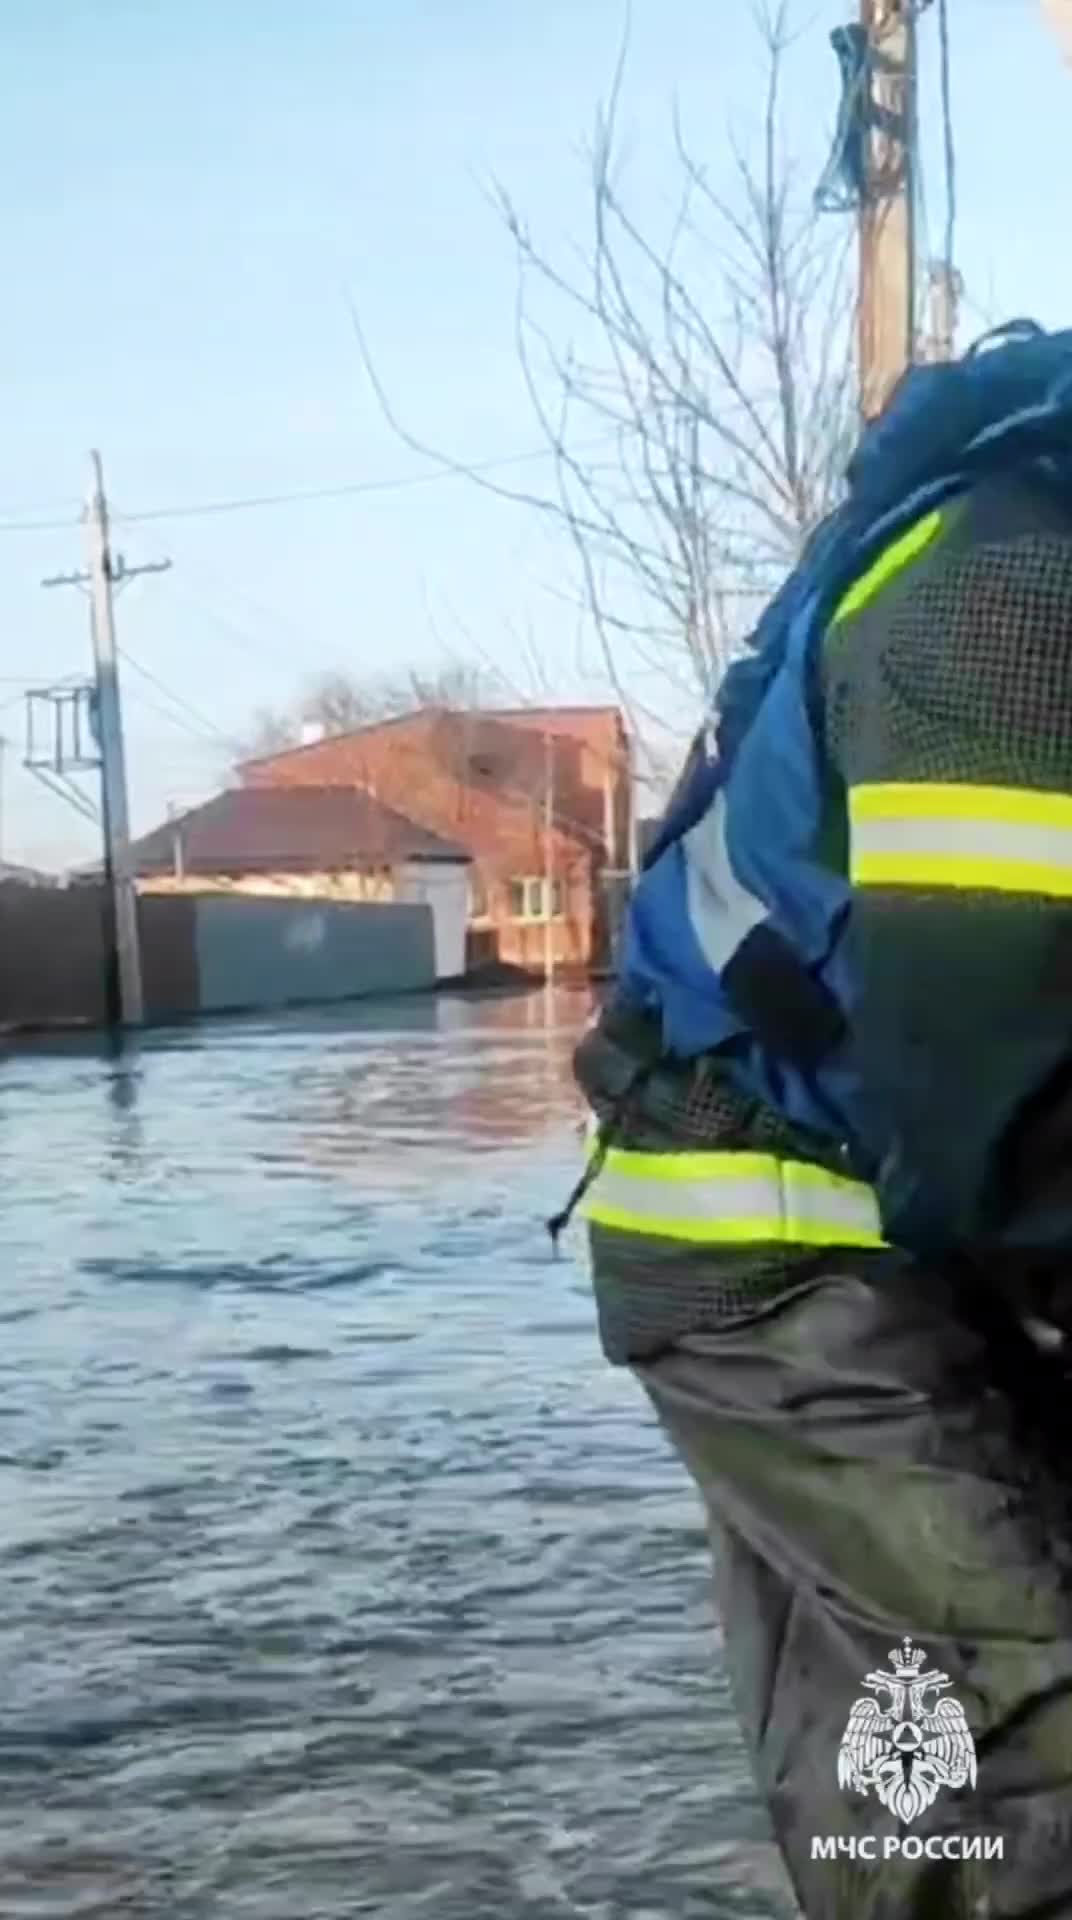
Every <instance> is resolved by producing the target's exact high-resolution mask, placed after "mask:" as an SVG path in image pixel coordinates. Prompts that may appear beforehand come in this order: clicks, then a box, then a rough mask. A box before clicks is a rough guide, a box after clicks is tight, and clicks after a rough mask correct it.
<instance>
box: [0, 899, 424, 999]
mask: <svg viewBox="0 0 1072 1920" xmlns="http://www.w3.org/2000/svg"><path fill="white" fill-rule="evenodd" d="M105 909H106V900H105V896H104V893H103V891H102V890H101V889H100V888H98V887H88V886H87V887H82V886H76V887H68V888H56V889H51V888H49V889H39V888H36V887H26V886H18V885H14V886H0V1028H3V1027H9V1028H11V1027H14V1028H24V1027H25V1028H33V1027H52V1026H101V1025H103V1024H104V1023H105V1021H106V1019H107V1008H108V968H109V956H108V950H107V934H106V913H105ZM138 920H139V926H140V931H141V946H142V973H143V980H144V987H145V1010H146V1018H147V1019H148V1020H150V1021H153V1022H157V1023H159V1022H162V1021H167V1020H174V1019H182V1018H184V1017H187V1016H189V1015H191V1014H198V1013H224V1012H244V1011H256V1010H258V1009H270V1008H272V1007H284V1006H295V1005H301V1004H305V1003H314V1002H324V1001H331V1000H347V999H351V998H358V997H362V996H365V995H369V994H387V993H390V994H395V993H414V992H419V991H421V990H422V989H426V988H430V987H432V986H433V985H434V984H435V979H436V953H435V930H434V922H433V915H432V911H431V908H430V907H429V906H427V905H421V904H382V905H381V904H370V903H354V904H350V903H340V902H336V901H326V900H282V899H259V898H254V897H247V896H242V895H237V894H207V895H199V894H172V895H165V894H160V895H143V896H142V897H141V898H140V899H139V901H138Z"/></svg>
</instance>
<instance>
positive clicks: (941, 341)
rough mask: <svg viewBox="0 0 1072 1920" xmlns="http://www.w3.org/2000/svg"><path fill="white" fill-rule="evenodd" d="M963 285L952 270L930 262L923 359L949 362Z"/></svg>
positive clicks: (954, 346)
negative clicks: (926, 331)
mask: <svg viewBox="0 0 1072 1920" xmlns="http://www.w3.org/2000/svg"><path fill="white" fill-rule="evenodd" d="M963 290H964V287H963V282H962V280H961V277H960V275H959V273H958V272H957V271H956V268H955V267H950V266H949V265H948V263H947V262H946V261H944V260H934V261H932V262H931V268H930V300H929V315H928V337H927V341H926V346H925V352H924V355H923V357H924V359H926V360H932V361H933V360H952V358H953V354H954V352H955V350H956V339H957V314H958V310H959V307H960V296H961V294H962V292H963Z"/></svg>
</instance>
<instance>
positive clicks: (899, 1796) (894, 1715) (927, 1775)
mask: <svg viewBox="0 0 1072 1920" xmlns="http://www.w3.org/2000/svg"><path fill="white" fill-rule="evenodd" d="M889 1660H890V1668H891V1671H890V1672H889V1673H887V1672H884V1671H883V1672H876V1673H869V1674H868V1675H867V1678H866V1679H865V1680H864V1681H863V1685H864V1686H865V1687H868V1688H870V1690H871V1693H872V1694H873V1695H877V1696H879V1697H878V1698H870V1699H868V1698H861V1699H859V1700H857V1701H855V1702H854V1704H853V1707H852V1711H851V1712H850V1714H849V1719H848V1725H847V1726H846V1728H845V1732H844V1735H843V1736H842V1741H841V1746H840V1749H839V1751H838V1785H839V1787H842V1788H843V1789H844V1790H845V1791H846V1792H848V1793H865V1794H866V1793H871V1792H872V1791H874V1793H876V1794H877V1796H878V1798H879V1799H880V1800H881V1802H882V1804H883V1806H885V1807H888V1808H889V1810H890V1812H891V1813H892V1814H894V1815H895V1816H896V1818H897V1819H898V1820H902V1821H905V1822H907V1821H910V1820H915V1819H916V1818H917V1816H918V1815H919V1814H921V1813H923V1812H925V1810H926V1809H927V1807H929V1806H932V1805H933V1804H934V1802H935V1800H936V1799H937V1798H938V1795H939V1794H940V1793H941V1791H942V1789H943V1787H963V1786H968V1785H970V1786H972V1787H974V1785H975V1776H976V1763H975V1742H974V1741H973V1739H972V1736H971V1731H970V1729H969V1727H968V1722H967V1720H966V1718H965V1715H964V1709H963V1707H962V1706H961V1704H960V1702H959V1700H954V1699H952V1698H951V1697H950V1696H949V1695H948V1694H946V1692H945V1689H946V1688H947V1687H950V1686H952V1684H953V1683H952V1681H951V1680H950V1678H949V1676H948V1674H945V1673H939V1672H938V1670H937V1668H931V1669H930V1670H929V1671H926V1672H925V1671H924V1666H925V1662H926V1654H925V1653H924V1652H923V1650H922V1648H920V1647H914V1646H913V1645H912V1642H911V1640H909V1639H905V1640H904V1641H903V1642H902V1643H901V1645H900V1646H899V1647H894V1648H893V1649H892V1651H891V1653H890V1656H889Z"/></svg>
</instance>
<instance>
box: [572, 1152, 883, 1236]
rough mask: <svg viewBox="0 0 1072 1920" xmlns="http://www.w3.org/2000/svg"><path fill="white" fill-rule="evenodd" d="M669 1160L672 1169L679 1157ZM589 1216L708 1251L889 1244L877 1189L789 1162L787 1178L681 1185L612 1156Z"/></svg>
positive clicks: (592, 1193)
mask: <svg viewBox="0 0 1072 1920" xmlns="http://www.w3.org/2000/svg"><path fill="white" fill-rule="evenodd" d="M727 1157H728V1156H727ZM744 1157H745V1158H748V1157H751V1156H744ZM667 1162H668V1168H669V1167H672V1165H673V1156H672V1155H668V1156H667ZM583 1212H584V1214H585V1216H586V1217H587V1218H588V1219H589V1220H591V1221H592V1222H594V1224H596V1225H597V1226H598V1225H600V1224H602V1225H605V1226H611V1227H619V1228H621V1229H622V1230H623V1231H627V1232H629V1231H631V1232H636V1233H648V1234H651V1235H653V1236H654V1237H656V1238H669V1239H677V1240H691V1241H693V1242H696V1243H698V1244H707V1245H713V1244H718V1243H723V1244H733V1243H737V1244H740V1243H742V1242H744V1243H753V1244H761V1243H775V1242H779V1243H783V1244H795V1245H803V1246H838V1245H841V1246H846V1245H848V1246H881V1245H882V1244H883V1241H882V1229H881V1223H880V1220H879V1213H878V1206H877V1203H876V1201H875V1196H874V1194H873V1193H872V1192H871V1189H870V1188H869V1187H866V1186H864V1185H863V1184H862V1183H858V1182H856V1181H850V1180H842V1179H839V1178H838V1177H837V1176H836V1175H835V1174H829V1175H827V1174H824V1173H823V1171H822V1169H820V1168H816V1167H810V1166H805V1167H801V1168H800V1169H799V1171H798V1172H797V1173H796V1174H795V1175H794V1169H793V1167H792V1165H791V1164H784V1165H783V1166H782V1167H781V1169H780V1172H779V1173H773V1172H772V1173H770V1174H763V1173H741V1174H734V1175H732V1176H731V1177H728V1178H727V1177H726V1176H724V1175H723V1176H720V1177H719V1178H717V1179H712V1178H709V1177H708V1178H695V1179H693V1178H690V1179H681V1178H679V1177H676V1176H674V1175H672V1174H670V1173H669V1172H668V1174H667V1175H666V1176H665V1177H661V1176H659V1175H655V1174H640V1173H632V1172H628V1171H625V1170H623V1169H622V1167H621V1166H615V1164H614V1161H613V1157H612V1158H611V1159H610V1160H609V1161H608V1164H607V1165H606V1166H605V1167H604V1169H603V1171H602V1172H601V1173H600V1175H599V1177H598V1178H597V1179H596V1180H595V1181H594V1182H593V1184H592V1186H591V1188H590V1189H589V1192H588V1194H587V1196H586V1198H585V1201H584V1204H583Z"/></svg>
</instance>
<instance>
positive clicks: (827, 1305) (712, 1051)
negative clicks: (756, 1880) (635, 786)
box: [554, 325, 1072, 1920]
mask: <svg viewBox="0 0 1072 1920" xmlns="http://www.w3.org/2000/svg"><path fill="white" fill-rule="evenodd" d="M1070 395H1072V336H1069V335H1067V334H1057V335H1052V336H1051V335H1045V334H1042V333H1041V332H1040V331H1039V330H1038V329H1037V328H1033V327H1031V326H1027V325H1024V326H1017V327H1014V328H1012V329H1010V330H1008V331H1007V332H1006V333H1004V334H1003V335H1001V336H1000V337H999V338H997V339H996V340H994V341H992V342H988V343H986V350H985V351H983V350H977V351H975V352H973V353H972V354H970V355H968V356H966V357H965V358H964V359H963V360H962V361H959V362H956V363H954V364H952V365H951V366H948V367H942V368H926V369H919V370H916V371H914V372H913V373H912V374H910V375H909V376H908V378H907V379H906V381H905V383H904V384H903V386H902V388H901V389H900V390H899V392H898V394H897V395H896V396H895V398H894V401H893V403H892V405H891V407H890V409H889V411H888V413H887V415H886V416H884V418H883V419H882V420H881V421H879V422H878V423H877V425H875V426H873V427H872V428H870V429H869V430H868V431H867V432H866V433H865V435H864V438H863V440H862V443H861V447H860V449H859V451H858V453H857V456H856V458H855V460H854V462H853V464H852V467H851V468H850V472H849V477H848V479H849V484H848V488H847V493H846V501H845V505H844V506H843V507H842V508H841V509H840V510H839V512H838V513H837V514H836V515H835V516H834V517H833V519H832V521H831V522H830V523H828V524H827V525H826V526H825V527H823V528H821V529H820V530H819V532H818V533H817V535H816V536H815V537H814V539H813V540H812V542H811V543H810V546H809V548H808V551H807V552H806V553H805V554H804V555H803V557H802V559H801V563H800V565H799V567H798V569H797V570H796V573H795V574H794V576H793V577H792V579H791V580H790V581H789V582H788V583H787V587H786V589H785V591H784V593H783V594H782V595H780V596H779V598H778V600H777V601H776V602H775V603H774V605H773V606H772V608H771V609H770V610H769V612H768V614H767V615H766V616H765V620H764V622H763V623H761V625H760V628H759V631H758V633H757V636H756V646H755V650H754V651H753V653H752V654H751V655H750V656H749V658H747V659H746V660H744V661H742V662H741V663H740V665H738V666H736V667H734V668H732V669H731V670H730V672H729V674H728V675H727V677H726V680H725V682H724V684H723V687H722V690H721V694H720V697H719V701H718V703H717V707H716V711H715V713H714V715H713V716H712V721H711V724H710V726H709V727H708V728H707V729H705V731H704V733H703V734H702V735H701V736H700V737H699V738H698V740H697V742H696V744H695V747H694V749H693V752H692V754H691V756H690V760H689V764H688V766H687V767H686V770H685V773H684V775H683V778H682V781H681V782H680V783H679V789H678V792H677V794H676V795H675V797H674V800H673V802H672V804H671V806H670V808H669V810H668V814H667V817H666V820H665V822H664V824H663V830H662V833H661V835H660V837H659V839H658V841H657V844H656V847H655V849H654V852H653V855H652V856H651V858H650V859H649V862H648V865H647V868H646V870H645V872H644V874H643V875H642V877H641V879H640V881H639V883H638V885H637V888H636V890H635V895H634V899H633V902H632V904H631V908H630V915H629V922H628V927H627V932H626V938H625V942H624V948H623V954H622V962H621V967H620V971H619V977H618V981H617V984H616V989H615V992H614V995H613V997H612V1000H611V1002H610V1004H609V1005H608V1007H607V1009H606V1010H605V1012H604V1013H603V1015H602V1017H601V1018H600V1019H599V1021H598V1022H597V1023H596V1025H595V1026H594V1027H593V1028H592V1030H591V1031H590V1032H589V1034H588V1035H587V1036H586V1037H585V1039H584V1041H583V1042H582V1044H581V1046H580V1048H579V1050H578V1055H577V1073H578V1077H579V1080H580V1083H581V1086H582V1088H583V1089H584V1092H585V1094H586V1096H587V1099H588V1102H589V1105H590V1107H591V1109H592V1112H593V1116H594V1122H595V1137H594V1139H593V1143H592V1149H591V1157H590V1159H589V1161H588V1164H587V1166H586V1169H585V1171H584V1175H583V1178H582V1180H581V1182H580V1185H579V1190H578V1193H577V1195H576V1196H575V1201H576V1202H578V1203H579V1205H580V1208H581V1210H582V1212H583V1214H584V1216H585V1217H586V1219H587V1223H588V1234H589V1240H590V1247H591V1257H592V1265H593V1273H594V1282H595V1290H596V1298H597V1304H598V1312H599V1324H600V1331H601V1336H602V1341H603V1346H604V1349H605V1351H606V1353H607V1355H608V1357H609V1358H610V1359H611V1361H613V1362H615V1363H618V1364H624V1365H628V1366H630V1367H632V1368H633V1369H634V1371H635V1373H636V1375H637V1376H638V1378H639V1380H640V1381H641V1382H642V1384H643V1386H644V1388H645V1389H646V1391H647V1393H648V1395H649V1396H650V1398H651V1401H652V1403H653V1404H654V1407H655V1409H656V1411H657V1413H658V1416H659V1418H660V1420H661V1421H662V1423H663V1425H664V1427H665V1429H666V1432H667V1434H668V1436H669V1438H670V1440H671V1441H672V1443H673V1445H674V1447H675V1448H676V1450H677V1452H678V1454H679V1455H680V1457H681V1459H682V1460H683V1461H684V1463H685V1465H686V1466H687V1467H688V1469H689V1470H690V1472H691V1474H692V1476H693V1478H694V1480H695V1482H696V1484H697V1486H698V1488H699V1490H700V1492H701V1494H702V1497H703V1500H704V1503H705V1507H706V1512H707V1517H708V1522H709V1527H710V1533H711V1538H712V1544H713V1553H714V1565H715V1575H716V1590H717V1599H718V1606H719V1611H720V1614H721V1620H722V1625H723V1630H724V1640H725V1649H726V1660H727V1664H728V1667H729V1671H730V1676H731V1680H732V1685H733V1689H734V1694H735V1698H736V1701H737V1706H738V1711H739V1715H740V1720H741V1723H742V1727H743V1730H744V1734H745V1738H746V1740H747V1743H748V1747H749V1750H750V1753H751V1756H752V1760H753V1764H754V1767H755V1771H756V1776H757V1780H758V1783H759V1786H760V1788H761V1790H762V1793H763V1795H764V1797H765V1800H766V1803H767V1805H768V1807H769V1809H770V1814H771V1818H772V1821H773V1825H774V1830H775V1833H776V1836H777V1839H778V1842H779V1844H780V1847H781V1850H782V1853H783V1856H784V1858H785V1861H786V1864H787V1867H788V1871H789V1874H790V1878H791V1880H792V1883H793V1886H794V1889H795V1891H796V1894H797V1897H798V1899H799V1901H800V1904H801V1906H802V1908H803V1910H804V1912H805V1914H806V1915H808V1916H809V1920H840V1917H841V1916H845V1920H850V1916H851V1920H866V1917H867V1916H871V1917H872V1920H878V1917H879V1916H881V1917H882V1920H924V1916H928V1917H929V1916H941V1920H954V1916H958V1915H960V1916H964V1917H965V1920H967V1916H969V1915H970V1916H975V1917H976V1920H981V1917H982V1916H987V1917H989V1920H998V1916H1001V1917H1002V1920H1012V1917H1013V1916H1016V1920H1029V1917H1030V1920H1044V1916H1051V1915H1052V1916H1056V1915H1069V1916H1072V1512H1070V1508H1072V1500H1070V1497H1069V1485H1070V1478H1072V1413H1070V1411H1069V1409H1070V1408H1072V1393H1070V1392H1069V1384H1068V1382H1067V1380H1066V1371H1065V1358H1064V1355H1065V1341H1066V1330H1067V1329H1068V1328H1070V1327H1072V399H1070V398H1069V396H1070ZM561 1224H562V1221H561V1220H559V1221H556V1222H555V1223H554V1225H555V1227H556V1228H557V1227H559V1226H561Z"/></svg>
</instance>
